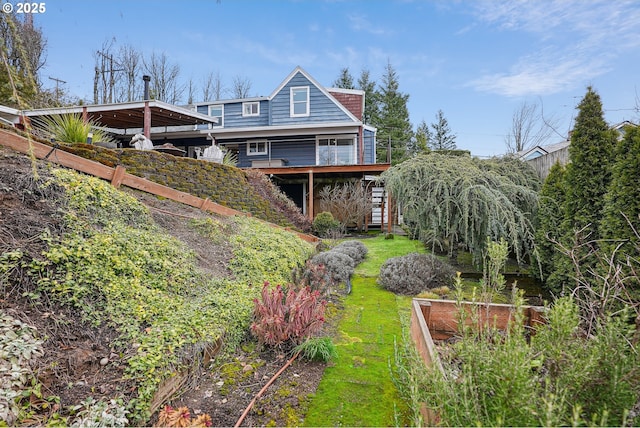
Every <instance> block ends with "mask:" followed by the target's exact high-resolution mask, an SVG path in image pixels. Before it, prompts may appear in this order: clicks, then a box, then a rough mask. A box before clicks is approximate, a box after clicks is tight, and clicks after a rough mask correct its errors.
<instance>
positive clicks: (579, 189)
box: [565, 87, 616, 239]
mask: <svg viewBox="0 0 640 428" xmlns="http://www.w3.org/2000/svg"><path fill="white" fill-rule="evenodd" d="M615 145H616V137H615V134H614V132H613V131H612V130H611V129H610V128H609V125H608V124H607V122H606V121H605V120H604V113H603V111H602V102H601V100H600V95H598V94H597V93H596V92H595V91H594V90H593V88H592V87H588V88H587V94H586V95H585V96H584V98H583V99H582V101H581V102H580V104H579V105H578V116H577V117H576V124H575V127H574V128H573V132H572V133H571V144H570V145H569V158H570V159H571V163H570V164H569V165H568V166H567V199H566V202H565V223H567V226H568V228H567V231H568V232H569V233H573V232H575V231H577V230H582V229H583V228H587V230H585V231H586V232H589V233H591V236H590V237H589V239H598V237H599V236H598V233H597V226H598V224H599V222H600V219H601V215H602V208H603V207H604V195H605V194H606V193H607V190H608V187H609V183H610V181H611V171H610V170H611V164H612V163H613V162H612V161H613V150H614V147H615Z"/></svg>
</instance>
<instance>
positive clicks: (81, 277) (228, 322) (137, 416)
mask: <svg viewBox="0 0 640 428" xmlns="http://www.w3.org/2000/svg"><path fill="white" fill-rule="evenodd" d="M54 175H55V177H56V180H57V182H58V184H60V185H62V186H63V187H64V188H65V189H66V191H67V195H68V200H67V205H66V215H65V219H66V233H65V235H64V236H63V237H62V238H60V240H56V239H54V238H51V237H47V238H46V239H47V240H49V248H48V250H47V251H46V252H45V253H44V256H45V261H42V262H36V261H34V262H33V263H32V273H33V274H34V275H37V277H38V281H39V282H38V284H39V287H40V289H41V291H42V292H44V293H46V294H47V295H49V296H51V298H53V299H56V300H58V301H60V302H61V303H63V304H70V305H74V306H76V307H77V308H78V309H79V310H81V313H82V314H83V316H84V317H85V318H86V319H88V320H90V321H91V322H94V323H96V324H103V323H107V324H111V325H114V326H115V327H116V328H117V329H118V331H119V332H120V333H121V337H120V339H119V340H118V342H117V343H116V344H115V345H114V346H123V347H124V349H127V348H128V349H131V348H130V346H131V344H133V343H136V344H137V345H136V348H135V352H134V355H133V356H131V357H130V358H129V360H128V368H127V370H126V375H127V376H128V377H130V378H133V379H135V380H137V383H138V385H137V386H138V389H137V391H138V397H137V399H135V400H132V401H131V402H129V403H128V408H129V410H130V411H131V412H132V413H131V417H132V419H133V420H134V422H135V421H137V422H145V421H146V420H147V418H148V416H149V414H148V410H149V403H150V401H151V399H152V397H153V395H154V393H155V392H156V390H157V388H158V386H159V385H160V383H161V382H162V381H163V380H165V379H167V378H168V377H170V376H171V374H172V373H173V372H174V371H175V370H176V369H179V368H180V367H181V366H182V364H183V361H182V359H181V356H182V355H185V354H186V353H187V352H188V351H189V350H190V349H191V350H201V349H203V347H205V346H207V344H211V343H213V342H215V341H217V340H219V339H223V340H224V341H225V343H226V344H228V345H234V344H237V343H238V342H239V340H240V338H241V337H242V336H243V335H244V333H245V332H246V331H247V330H248V327H249V323H250V320H251V313H252V309H253V303H252V300H253V298H254V297H257V295H258V294H259V287H251V286H250V282H253V281H254V280H255V281H257V280H258V279H259V278H260V279H268V280H272V281H280V280H282V278H284V277H285V275H286V272H285V271H286V270H287V269H288V271H287V272H290V267H291V266H295V265H296V264H297V263H300V262H301V261H302V260H304V259H305V258H306V257H307V256H308V254H309V252H310V245H309V244H307V243H304V242H303V241H301V240H300V239H298V238H297V237H296V236H295V235H293V234H291V233H289V232H285V231H279V230H274V229H273V228H270V227H267V226H265V225H263V224H261V223H260V222H258V221H257V220H251V219H238V220H237V221H238V225H239V227H237V228H236V229H237V231H238V233H240V234H245V233H246V234H248V236H247V237H244V238H243V237H234V238H233V239H232V241H233V242H234V243H235V245H236V248H237V249H236V259H237V258H241V259H242V260H235V259H234V260H235V261H234V262H233V263H232V266H231V268H232V270H235V275H236V278H237V279H236V280H234V281H233V282H232V281H226V280H221V279H216V278H211V277H209V276H206V275H204V274H203V273H201V272H200V271H199V270H198V268H197V264H196V257H195V254H194V253H193V252H192V251H191V250H189V249H188V248H187V247H186V245H184V244H183V243H182V242H180V241H178V240H176V239H174V238H172V237H170V236H168V235H166V234H164V233H163V232H162V231H161V230H160V229H159V228H157V227H156V226H155V225H154V223H153V221H152V218H151V216H150V215H149V213H148V211H147V209H146V208H145V207H144V206H143V205H141V204H140V203H139V202H138V201H137V200H136V199H135V198H133V197H131V196H129V195H127V194H125V193H123V192H120V191H118V190H116V189H115V188H113V187H112V186H110V185H109V184H108V183H106V182H104V181H102V180H99V179H95V178H90V177H86V176H83V175H80V174H77V173H74V172H70V171H67V170H56V171H54ZM198 227H200V228H205V229H206V228H209V234H208V236H211V237H214V236H216V234H217V233H218V232H219V231H220V230H219V229H220V228H222V227H224V226H223V225H222V224H221V223H220V222H216V221H212V222H203V223H202V224H201V225H199V226H198ZM243 245H247V246H250V248H247V249H246V250H245V249H244V248H242V246H243ZM253 260H258V263H254V262H253ZM261 260H262V261H264V263H265V264H264V265H262V264H261V263H260V261H261ZM249 279H251V281H249Z"/></svg>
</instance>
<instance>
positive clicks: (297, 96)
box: [290, 86, 309, 117]
mask: <svg viewBox="0 0 640 428" xmlns="http://www.w3.org/2000/svg"><path fill="white" fill-rule="evenodd" d="M290 113H291V117H303V116H309V87H308V86H298V87H293V88H291V106H290Z"/></svg>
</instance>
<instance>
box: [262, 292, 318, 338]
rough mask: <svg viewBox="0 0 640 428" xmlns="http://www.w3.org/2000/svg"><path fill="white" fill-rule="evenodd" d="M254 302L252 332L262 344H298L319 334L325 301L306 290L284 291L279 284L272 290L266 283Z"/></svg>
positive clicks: (316, 294)
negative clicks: (314, 334) (316, 333)
mask: <svg viewBox="0 0 640 428" xmlns="http://www.w3.org/2000/svg"><path fill="white" fill-rule="evenodd" d="M253 303H254V310H253V314H254V322H253V323H252V324H251V332H252V333H253V335H254V336H256V338H257V339H258V341H259V342H260V343H262V344H265V345H269V346H281V345H283V344H285V343H287V342H289V343H291V344H293V345H298V344H300V343H302V342H303V341H304V339H306V338H307V337H309V336H311V335H312V334H313V333H315V332H317V331H319V330H320V328H321V327H322V323H323V322H324V310H325V306H326V301H324V300H321V299H320V293H319V292H318V291H312V290H311V289H310V288H309V287H302V288H300V289H296V288H294V287H293V286H290V287H289V288H288V290H286V292H285V290H284V289H283V287H282V286H281V285H278V286H276V287H275V288H271V287H269V283H268V282H265V283H264V286H263V287H262V296H261V299H260V300H258V299H254V300H253Z"/></svg>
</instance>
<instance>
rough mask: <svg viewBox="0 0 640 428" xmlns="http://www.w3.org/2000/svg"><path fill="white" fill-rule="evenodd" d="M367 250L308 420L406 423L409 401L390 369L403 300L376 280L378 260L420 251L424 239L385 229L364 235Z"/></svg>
mask: <svg viewBox="0 0 640 428" xmlns="http://www.w3.org/2000/svg"><path fill="white" fill-rule="evenodd" d="M362 242H363V243H364V244H365V245H366V246H367V248H368V249H369V253H368V255H367V258H366V259H365V261H364V262H362V263H361V264H360V265H359V266H358V267H357V268H356V271H355V274H354V276H353V279H352V284H353V291H352V292H351V294H350V295H349V296H347V297H346V298H345V299H344V301H343V303H344V310H343V316H342V318H341V320H340V322H339V324H338V328H337V337H335V338H334V341H335V343H336V345H337V348H338V354H339V355H338V358H337V360H336V361H335V362H334V364H333V365H331V366H330V367H328V368H327V369H326V370H325V373H324V376H323V378H322V381H321V382H320V385H319V387H318V390H317V392H316V395H315V396H314V398H313V399H312V402H311V404H310V407H309V411H308V412H307V416H306V418H305V421H304V424H305V426H395V425H397V424H400V425H404V424H406V423H407V421H406V420H405V418H404V416H403V415H404V414H406V406H405V404H404V403H403V402H402V400H401V398H400V396H399V394H398V392H397V390H396V388H395V386H394V384H393V382H392V380H391V374H390V372H389V362H392V360H393V355H394V341H396V340H397V341H400V340H401V338H402V327H401V323H400V317H399V311H403V312H404V311H406V309H407V308H404V307H403V308H399V307H398V302H400V305H402V306H404V305H405V304H406V305H407V307H408V305H409V302H410V299H396V296H395V295H394V294H393V293H390V292H388V291H385V290H383V289H381V288H380V287H379V286H378V284H377V283H376V278H377V275H378V272H379V270H380V266H381V265H382V263H384V261H385V260H387V259H388V258H390V257H395V256H400V255H403V254H408V253H411V252H415V251H422V250H421V248H422V245H421V244H420V243H419V242H417V241H410V240H409V239H407V238H406V237H400V236H396V237H395V239H387V240H385V239H384V237H383V236H382V235H381V236H379V237H375V238H367V239H363V240H362Z"/></svg>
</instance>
